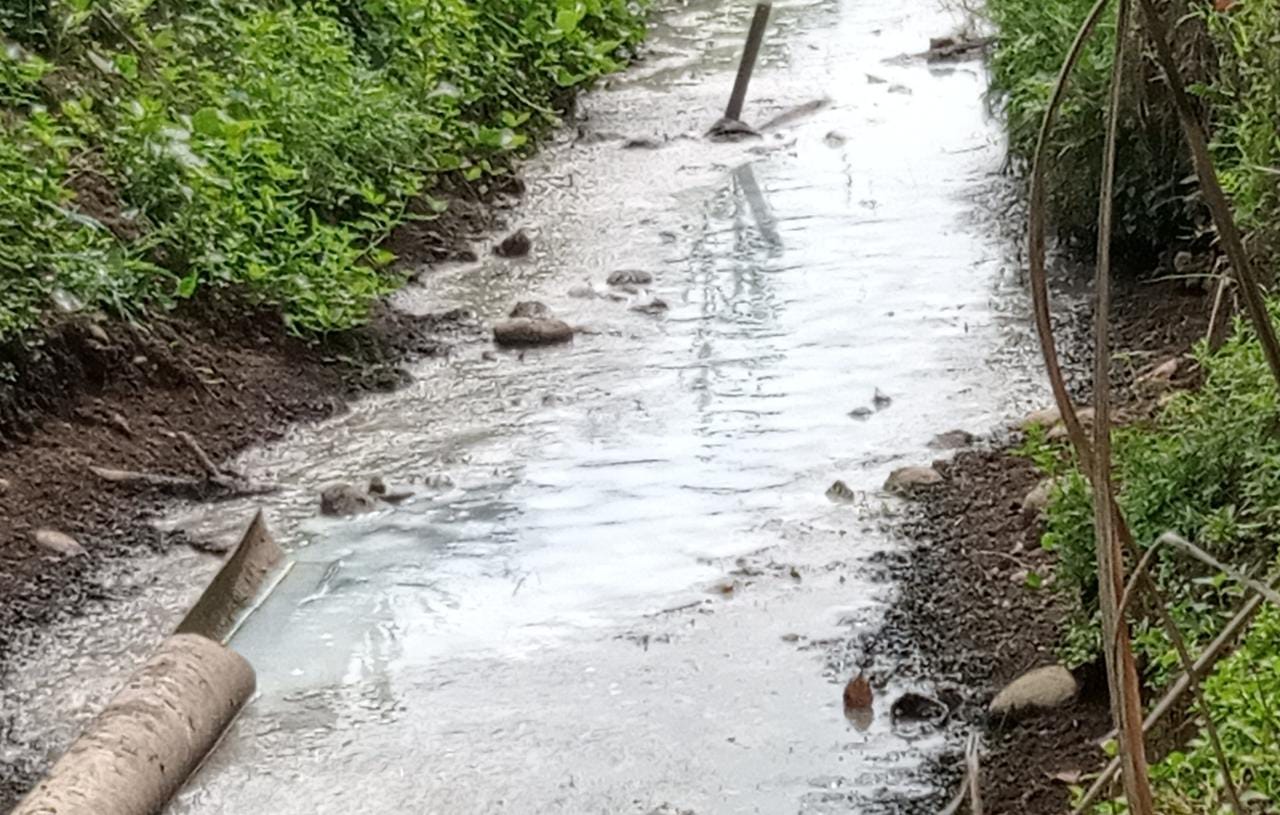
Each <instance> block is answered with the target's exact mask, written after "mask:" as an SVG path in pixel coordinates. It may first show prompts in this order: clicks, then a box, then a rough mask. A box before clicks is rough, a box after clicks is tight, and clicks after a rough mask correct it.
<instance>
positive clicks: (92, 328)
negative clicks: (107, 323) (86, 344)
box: [86, 323, 111, 345]
mask: <svg viewBox="0 0 1280 815" xmlns="http://www.w3.org/2000/svg"><path fill="white" fill-rule="evenodd" d="M86 330H87V331H88V332H89V336H90V337H93V338H94V339H95V340H97V341H98V342H100V343H102V344H103V345H110V344H111V337H110V335H108V334H107V332H106V329H104V328H103V327H102V326H100V325H98V324H97V323H89V325H88V327H87V328H86Z"/></svg>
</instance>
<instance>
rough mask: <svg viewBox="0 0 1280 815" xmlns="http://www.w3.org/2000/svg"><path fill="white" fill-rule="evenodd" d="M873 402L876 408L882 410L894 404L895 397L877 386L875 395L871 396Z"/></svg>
mask: <svg viewBox="0 0 1280 815" xmlns="http://www.w3.org/2000/svg"><path fill="white" fill-rule="evenodd" d="M871 404H873V405H875V406H876V410H882V409H884V408H887V407H889V405H892V404H893V399H892V398H891V397H890V396H889V395H888V394H886V393H885V392H884V391H882V390H880V389H879V388H876V392H875V395H874V396H872V397H871Z"/></svg>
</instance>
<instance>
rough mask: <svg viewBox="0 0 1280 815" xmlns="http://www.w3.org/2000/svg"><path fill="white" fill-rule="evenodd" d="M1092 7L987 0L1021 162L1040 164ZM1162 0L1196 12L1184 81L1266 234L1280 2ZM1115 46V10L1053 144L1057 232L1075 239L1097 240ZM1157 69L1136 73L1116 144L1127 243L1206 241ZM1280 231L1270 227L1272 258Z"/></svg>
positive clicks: (1250, 218)
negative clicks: (1225, 6)
mask: <svg viewBox="0 0 1280 815" xmlns="http://www.w3.org/2000/svg"><path fill="white" fill-rule="evenodd" d="M1092 5H1093V0H989V2H988V3H987V12H988V14H989V15H990V17H991V19H992V21H993V23H994V24H995V25H996V27H997V29H998V31H999V40H998V43H997V46H996V49H995V52H994V53H993V55H992V59H991V86H992V91H993V92H994V93H995V95H996V96H997V98H998V99H999V100H1000V101H1001V102H1002V103H1003V109H1004V113H1005V116H1006V119H1007V122H1008V130H1009V138H1010V147H1011V149H1012V151H1013V153H1014V155H1015V156H1018V157H1021V158H1023V159H1026V158H1029V157H1030V155H1031V152H1032V150H1033V149H1034V147H1035V141H1036V136H1037V132H1038V130H1039V126H1040V121H1041V118H1042V117H1043V115H1044V111H1045V107H1046V105H1047V104H1048V101H1049V96H1050V93H1051V91H1052V88H1053V85H1054V82H1055V80H1056V78H1057V72H1058V68H1059V67H1060V66H1061V64H1062V60H1063V58H1064V57H1065V56H1066V53H1067V50H1068V48H1069V46H1070V44H1071V41H1072V38H1073V37H1074V36H1075V32H1076V29H1077V28H1078V27H1079V25H1080V22H1081V21H1082V20H1083V19H1084V17H1085V15H1086V14H1087V12H1088V10H1089V8H1090V7H1091V6H1092ZM1157 5H1160V6H1162V7H1163V8H1164V9H1165V12H1166V14H1174V13H1175V11H1176V10H1179V9H1180V10H1183V11H1186V12H1187V13H1188V14H1189V15H1190V16H1188V17H1186V18H1185V19H1183V21H1182V23H1181V24H1180V25H1179V26H1178V32H1179V35H1178V36H1179V40H1178V43H1177V46H1178V52H1179V54H1180V55H1181V56H1182V60H1183V65H1182V67H1183V72H1184V78H1185V79H1186V80H1187V81H1188V82H1190V83H1192V87H1193V89H1194V90H1195V91H1196V92H1197V94H1198V95H1199V97H1200V99H1201V102H1202V108H1203V113H1204V116H1205V120H1206V122H1207V123H1208V124H1209V126H1210V129H1211V131H1212V133H1213V135H1214V151H1215V158H1216V160H1217V161H1218V165H1219V170H1220V172H1221V173H1222V175H1223V183H1224V185H1225V186H1226V188H1227V190H1228V192H1229V193H1231V194H1232V196H1233V198H1234V201H1235V204H1236V206H1237V210H1238V213H1239V216H1240V217H1241V219H1242V221H1243V223H1244V225H1245V226H1246V227H1251V228H1254V229H1258V230H1261V229H1262V228H1263V227H1264V226H1266V225H1267V224H1268V222H1270V223H1272V224H1274V221H1275V219H1274V217H1269V216H1273V215H1274V214H1275V213H1276V212H1277V211H1278V210H1277V208H1278V207H1280V197H1278V193H1277V191H1278V190H1280V174H1277V170H1276V167H1277V165H1278V163H1280V136H1278V135H1277V123H1280V45H1277V43H1280V0H1249V2H1241V3H1236V4H1235V5H1234V6H1233V7H1232V8H1231V9H1230V10H1227V11H1221V12H1220V11H1216V10H1214V7H1213V5H1212V4H1210V3H1208V2H1200V1H1199V0H1197V2H1195V3H1192V4H1191V5H1190V6H1189V7H1188V6H1187V5H1186V4H1182V3H1173V2H1163V3H1161V2H1158V3H1157ZM1179 16H1180V12H1179ZM1114 41H1115V23H1114V16H1113V15H1110V14H1108V15H1106V16H1104V19H1103V22H1102V23H1101V24H1100V25H1099V28H1098V31H1097V33H1096V34H1095V36H1094V38H1093V40H1092V41H1091V43H1090V45H1089V46H1088V47H1087V48H1086V50H1085V52H1084V54H1083V57H1082V59H1081V61H1080V64H1079V65H1078V67H1077V68H1076V71H1075V73H1074V74H1073V75H1072V79H1071V84H1070V86H1069V92H1068V96H1067V99H1066V102H1065V104H1064V106H1063V108H1062V111H1061V114H1060V118H1059V124H1058V127H1057V129H1056V130H1055V132H1054V133H1053V135H1052V138H1051V142H1050V151H1051V156H1052V163H1051V166H1050V168H1049V181H1050V190H1051V192H1050V204H1051V207H1052V210H1053V216H1054V220H1055V223H1056V225H1057V226H1058V227H1059V228H1060V230H1061V231H1062V232H1063V233H1064V234H1065V235H1067V236H1069V237H1088V238H1090V239H1091V238H1092V236H1093V233H1094V224H1095V219H1096V215H1095V213H1096V208H1097V197H1098V173H1099V160H1100V155H1101V150H1102V138H1103V131H1102V119H1103V112H1104V108H1105V103H1106V88H1107V83H1108V81H1109V76H1110V71H1111V52H1112V47H1113V43H1114ZM1142 46H1143V47H1144V48H1145V43H1142ZM1145 53H1146V52H1145V51H1144V54H1145ZM1153 62H1154V61H1153V59H1152V58H1151V57H1150V56H1145V57H1144V58H1143V59H1141V60H1139V65H1138V68H1137V70H1135V71H1133V72H1132V73H1131V76H1130V81H1129V83H1128V87H1127V88H1126V94H1125V100H1124V108H1123V113H1122V116H1123V119H1122V127H1121V134H1120V135H1121V137H1120V141H1119V145H1118V167H1117V179H1116V219H1117V236H1118V238H1120V239H1122V241H1127V242H1129V243H1131V244H1133V245H1135V246H1164V245H1165V244H1167V242H1168V241H1169V240H1171V239H1175V238H1181V239H1188V238H1193V237H1197V236H1199V235H1200V234H1201V232H1202V230H1201V229H1200V227H1202V226H1203V225H1204V224H1205V222H1206V218H1205V217H1204V215H1203V212H1202V211H1201V209H1200V208H1199V207H1198V206H1197V205H1196V204H1197V193H1196V190H1195V187H1194V184H1193V182H1192V179H1191V177H1190V164H1189V162H1188V161H1187V159H1186V154H1185V150H1184V149H1183V147H1182V141H1181V139H1182V135H1181V131H1180V129H1179V126H1178V123H1177V119H1176V117H1175V116H1174V115H1173V112H1172V110H1171V109H1170V107H1169V105H1168V103H1167V97H1166V96H1165V94H1164V91H1163V85H1162V84H1161V83H1160V81H1159V72H1158V70H1157V69H1156V68H1155V66H1154V64H1153ZM1274 230H1275V227H1274V226H1271V227H1267V230H1266V231H1267V232H1268V233H1269V234H1268V235H1267V236H1266V237H1268V239H1269V248H1270V249H1271V250H1272V251H1274V250H1275V247H1276V235H1275V232H1274ZM1259 234H1260V236H1261V232H1260V233H1259Z"/></svg>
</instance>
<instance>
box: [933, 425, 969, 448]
mask: <svg viewBox="0 0 1280 815" xmlns="http://www.w3.org/2000/svg"><path fill="white" fill-rule="evenodd" d="M974 438H975V437H974V435H973V434H972V433H969V432H968V431H965V430H948V431H947V432H946V433H939V434H938V435H936V436H934V437H933V440H932V441H930V442H929V446H930V447H932V448H934V449H935V450H958V449H959V448H961V447H968V446H969V445H971V444H973V442H974Z"/></svg>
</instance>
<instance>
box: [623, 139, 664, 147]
mask: <svg viewBox="0 0 1280 815" xmlns="http://www.w3.org/2000/svg"><path fill="white" fill-rule="evenodd" d="M661 146H662V142H660V141H658V140H657V139H655V138H651V137H649V136H640V137H638V138H633V139H627V140H626V141H624V142H623V143H622V149H623V150H657V149H658V148H659V147H661Z"/></svg>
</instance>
